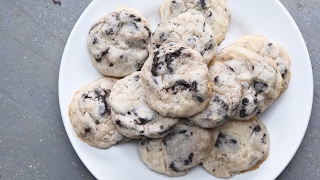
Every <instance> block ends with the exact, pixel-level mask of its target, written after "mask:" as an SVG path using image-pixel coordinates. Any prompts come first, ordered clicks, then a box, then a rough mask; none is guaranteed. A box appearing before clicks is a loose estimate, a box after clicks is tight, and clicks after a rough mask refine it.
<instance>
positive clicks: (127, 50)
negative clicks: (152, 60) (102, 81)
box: [87, 7, 151, 77]
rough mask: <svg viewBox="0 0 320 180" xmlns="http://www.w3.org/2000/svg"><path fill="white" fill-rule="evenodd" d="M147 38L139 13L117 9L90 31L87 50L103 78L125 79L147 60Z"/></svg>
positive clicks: (146, 26)
mask: <svg viewBox="0 0 320 180" xmlns="http://www.w3.org/2000/svg"><path fill="white" fill-rule="evenodd" d="M150 36H151V31H150V26H149V24H148V22H147V20H146V18H145V17H143V15H142V14H141V13H140V12H138V11H137V10H135V9H133V8H129V7H120V8H118V9H117V10H115V11H114V12H111V13H110V14H108V15H106V16H104V17H102V18H100V19H99V20H98V21H97V22H96V23H94V24H93V25H92V27H91V29H90V31H89V35H88V38H87V47H88V49H89V52H90V55H91V59H92V63H93V65H94V66H95V67H96V68H97V69H98V70H99V72H100V73H101V74H103V75H105V76H113V77H124V76H126V75H129V74H131V73H133V72H135V71H136V70H138V69H140V68H141V67H142V66H143V64H144V62H145V61H146V60H147V58H148V55H149V52H148V44H149V41H150Z"/></svg>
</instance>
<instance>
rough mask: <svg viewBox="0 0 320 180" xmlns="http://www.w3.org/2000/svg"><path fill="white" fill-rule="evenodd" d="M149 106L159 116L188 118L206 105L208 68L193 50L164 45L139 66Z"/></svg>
mask: <svg viewBox="0 0 320 180" xmlns="http://www.w3.org/2000/svg"><path fill="white" fill-rule="evenodd" d="M142 78H143V80H144V81H145V84H146V88H145V89H146V96H147V103H148V104H149V106H150V107H151V108H152V109H154V110H156V111H157V112H159V113H160V114H161V115H162V116H170V117H189V116H192V115H195V114H197V113H199V112H201V111H202V110H203V109H204V108H205V107H206V106H207V104H208V102H209V99H210V95H211V83H210V82H209V77H208V67H207V64H206V63H205V61H204V59H203V57H202V56H201V54H200V53H198V52H197V51H196V50H193V49H191V48H187V47H183V46H164V47H162V48H160V49H158V50H156V51H154V52H153V53H152V54H151V55H150V57H149V58H148V60H147V61H146V63H145V64H144V66H143V67H142Z"/></svg>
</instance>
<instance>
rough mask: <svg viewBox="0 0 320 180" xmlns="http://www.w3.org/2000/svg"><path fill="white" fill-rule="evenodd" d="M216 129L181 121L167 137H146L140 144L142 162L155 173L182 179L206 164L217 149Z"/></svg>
mask: <svg viewBox="0 0 320 180" xmlns="http://www.w3.org/2000/svg"><path fill="white" fill-rule="evenodd" d="M212 134H213V132H212V130H207V129H202V128H199V127H197V126H194V125H192V124H191V123H190V122H188V121H185V120H181V121H180V122H179V123H178V124H177V125H176V126H175V127H174V128H173V129H172V131H170V133H169V134H167V135H166V136H165V137H163V138H159V139H150V138H143V139H141V141H140V142H139V153H140V157H141V159H142V161H143V162H144V163H145V164H146V165H147V166H148V167H149V168H150V169H152V170H154V171H157V172H159V173H163V174H166V175H168V176H181V175H184V174H186V173H188V172H189V171H190V170H191V168H193V167H194V166H196V165H198V164H199V163H201V162H203V161H204V158H205V156H206V155H208V153H209V152H210V151H211V149H212V146H213V140H212Z"/></svg>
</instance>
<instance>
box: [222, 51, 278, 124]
mask: <svg viewBox="0 0 320 180" xmlns="http://www.w3.org/2000/svg"><path fill="white" fill-rule="evenodd" d="M216 60H217V61H223V62H224V64H225V65H226V66H227V67H228V68H229V69H231V70H232V71H234V72H235V73H236V75H237V78H238V80H239V81H240V83H241V86H242V89H243V95H242V99H241V102H240V104H239V106H238V107H237V109H236V113H235V114H234V116H233V118H235V119H238V120H247V119H250V118H252V117H254V116H256V115H259V114H261V113H262V112H264V111H265V110H266V109H267V108H268V107H269V106H270V105H271V104H272V103H273V102H274V101H275V100H276V99H277V98H278V97H279V95H280V93H281V91H282V88H283V78H282V76H281V74H280V71H279V70H278V67H277V65H276V63H275V62H274V61H273V60H272V59H270V58H268V57H266V56H262V55H259V54H257V53H255V52H252V51H250V50H248V49H246V48H243V47H239V46H227V47H225V48H224V49H222V50H221V52H220V53H219V54H218V55H217V58H216Z"/></svg>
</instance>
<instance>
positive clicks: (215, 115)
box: [188, 61, 242, 128]
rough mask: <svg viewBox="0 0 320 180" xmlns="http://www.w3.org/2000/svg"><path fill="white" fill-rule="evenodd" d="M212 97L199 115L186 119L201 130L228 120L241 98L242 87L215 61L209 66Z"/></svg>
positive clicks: (221, 63)
mask: <svg viewBox="0 0 320 180" xmlns="http://www.w3.org/2000/svg"><path fill="white" fill-rule="evenodd" d="M209 77H210V80H211V82H212V89H213V92H212V95H211V98H210V102H209V105H208V106H207V107H206V109H204V110H203V111H202V112H200V113H199V114H196V115H195V116H191V117H188V119H189V120H190V121H191V122H193V123H194V124H196V125H197V126H200V127H203V128H212V127H216V126H219V125H221V124H222V123H224V122H225V121H227V120H229V119H230V118H231V117H232V116H233V115H234V114H235V112H236V111H235V109H236V108H237V107H238V105H239V103H240V100H241V98H242V87H241V84H240V81H239V80H238V79H237V76H236V73H235V72H233V71H232V70H231V69H230V68H229V67H228V66H226V65H225V64H224V62H221V61H216V62H214V63H213V64H212V65H211V66H209Z"/></svg>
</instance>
